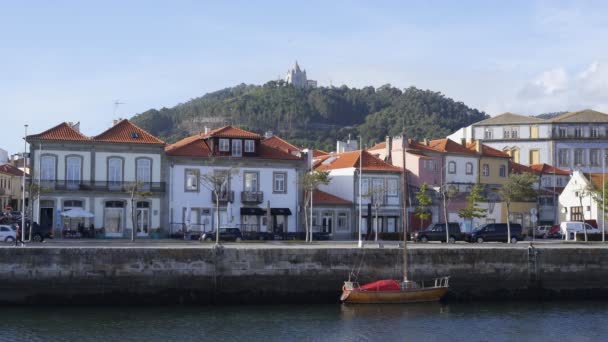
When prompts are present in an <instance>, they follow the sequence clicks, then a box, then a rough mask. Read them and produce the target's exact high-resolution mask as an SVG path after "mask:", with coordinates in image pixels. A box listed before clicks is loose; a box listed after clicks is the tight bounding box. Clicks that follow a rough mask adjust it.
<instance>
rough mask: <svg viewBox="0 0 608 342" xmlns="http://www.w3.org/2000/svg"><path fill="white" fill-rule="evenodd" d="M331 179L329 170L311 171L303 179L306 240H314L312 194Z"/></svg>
mask: <svg viewBox="0 0 608 342" xmlns="http://www.w3.org/2000/svg"><path fill="white" fill-rule="evenodd" d="M330 181H331V177H329V171H310V172H308V173H306V174H304V176H303V177H302V179H301V181H300V182H301V185H302V189H304V215H305V217H304V222H305V223H306V242H312V217H311V215H312V212H309V211H311V210H312V208H311V206H310V202H311V199H312V195H313V193H314V192H315V191H317V190H318V189H319V186H320V185H327V184H329V182H330ZM309 220H310V221H309Z"/></svg>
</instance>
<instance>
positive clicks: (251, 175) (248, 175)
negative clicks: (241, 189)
mask: <svg viewBox="0 0 608 342" xmlns="http://www.w3.org/2000/svg"><path fill="white" fill-rule="evenodd" d="M244 177H245V191H258V189H259V184H258V173H257V172H244Z"/></svg>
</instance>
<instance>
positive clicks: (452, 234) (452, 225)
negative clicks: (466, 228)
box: [414, 222, 465, 243]
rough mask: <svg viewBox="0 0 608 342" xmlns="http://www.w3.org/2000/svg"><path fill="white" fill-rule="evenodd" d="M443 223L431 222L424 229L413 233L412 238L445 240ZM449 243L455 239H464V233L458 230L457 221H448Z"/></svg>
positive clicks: (421, 240)
mask: <svg viewBox="0 0 608 342" xmlns="http://www.w3.org/2000/svg"><path fill="white" fill-rule="evenodd" d="M445 235H446V234H445V223H433V224H431V225H430V226H428V227H427V228H426V229H425V230H422V231H419V232H416V233H414V240H415V241H420V242H427V241H441V242H445V238H446V236H445ZM448 235H449V238H448V239H449V240H448V242H449V243H454V242H456V241H457V240H464V238H465V235H464V234H463V233H462V232H461V231H460V224H459V223H457V222H448Z"/></svg>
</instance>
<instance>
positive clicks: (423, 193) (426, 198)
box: [415, 183, 433, 227]
mask: <svg viewBox="0 0 608 342" xmlns="http://www.w3.org/2000/svg"><path fill="white" fill-rule="evenodd" d="M416 200H417V201H418V205H417V206H416V213H415V215H416V217H418V218H419V219H420V221H421V222H422V226H423V227H424V221H425V220H427V219H429V218H431V212H429V211H428V206H429V205H431V204H432V203H433V199H432V198H431V195H430V194H429V193H428V185H427V184H426V183H422V186H421V187H420V190H419V191H418V192H416Z"/></svg>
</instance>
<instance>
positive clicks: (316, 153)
mask: <svg viewBox="0 0 608 342" xmlns="http://www.w3.org/2000/svg"><path fill="white" fill-rule="evenodd" d="M327 155H329V153H328V152H325V151H322V150H317V149H316V148H315V149H314V150H312V157H313V158H316V157H320V156H327Z"/></svg>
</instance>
